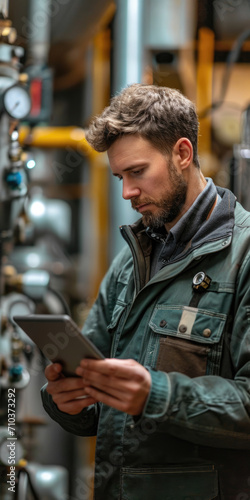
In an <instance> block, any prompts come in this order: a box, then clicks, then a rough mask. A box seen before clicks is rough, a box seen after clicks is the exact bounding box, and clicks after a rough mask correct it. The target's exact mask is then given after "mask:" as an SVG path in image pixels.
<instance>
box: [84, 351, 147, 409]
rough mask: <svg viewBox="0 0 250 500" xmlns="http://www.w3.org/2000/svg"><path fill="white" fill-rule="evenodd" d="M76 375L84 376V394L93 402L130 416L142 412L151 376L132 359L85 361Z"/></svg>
mask: <svg viewBox="0 0 250 500" xmlns="http://www.w3.org/2000/svg"><path fill="white" fill-rule="evenodd" d="M76 373H77V374H78V375H80V376H82V377H83V378H82V383H83V385H84V387H85V391H84V393H85V394H87V395H88V396H89V397H91V398H93V400H95V401H101V402H102V403H104V404H106V405H108V406H111V407H113V408H116V409H117V410H120V411H123V412H125V413H129V414H130V415H140V414H141V413H142V411H143V408H144V406H145V403H146V400H147V397H148V394H149V391H150V387H151V376H150V374H149V372H148V371H147V370H146V368H144V367H143V366H142V365H140V364H139V363H137V362H136V361H134V360H133V359H104V360H93V359H84V360H82V361H81V366H79V367H78V368H77V369H76Z"/></svg>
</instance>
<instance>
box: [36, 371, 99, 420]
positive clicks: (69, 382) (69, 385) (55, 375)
mask: <svg viewBox="0 0 250 500" xmlns="http://www.w3.org/2000/svg"><path fill="white" fill-rule="evenodd" d="M61 371H62V366H61V365H60V364H58V363H54V364H52V365H49V366H47V367H46V369H45V376H46V378H47V380H48V385H47V388H46V390H47V392H48V393H49V394H50V395H51V396H52V399H53V401H54V403H56V405H57V407H58V408H59V410H61V411H63V412H65V413H69V414H70V415H76V414H77V413H80V412H81V411H82V410H83V408H86V407H87V406H90V405H91V404H93V403H96V400H95V399H93V398H92V397H91V396H86V394H85V392H84V386H83V382H82V378H79V377H64V376H63V375H62V374H61ZM83 396H86V397H84V399H83V398H82V397H83ZM79 398H80V399H79Z"/></svg>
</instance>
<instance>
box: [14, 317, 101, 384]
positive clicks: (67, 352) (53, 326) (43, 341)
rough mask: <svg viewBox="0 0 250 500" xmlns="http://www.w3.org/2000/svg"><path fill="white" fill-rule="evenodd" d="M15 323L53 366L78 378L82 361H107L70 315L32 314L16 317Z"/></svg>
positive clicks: (65, 373) (69, 375)
mask: <svg viewBox="0 0 250 500" xmlns="http://www.w3.org/2000/svg"><path fill="white" fill-rule="evenodd" d="M13 320H14V321H15V323H16V324H17V325H18V326H20V327H21V328H22V330H23V331H24V332H25V333H26V334H27V335H28V336H29V337H30V338H31V340H33V342H34V343H35V344H36V345H37V346H38V347H39V348H40V349H41V351H42V353H43V354H44V356H45V357H46V358H47V359H49V360H50V361H52V362H53V363H60V364H61V365H62V367H63V374H64V375H65V376H68V377H72V376H73V377H76V376H77V375H76V374H75V369H76V368H77V366H79V365H80V361H81V360H82V359H83V358H92V359H104V356H103V355H102V353H101V352H100V351H99V350H98V349H97V347H95V345H94V344H93V343H92V342H91V341H90V340H89V339H88V337H86V336H85V335H83V334H82V332H81V331H80V329H79V328H78V326H77V325H76V324H75V323H74V321H73V320H72V319H71V318H70V316H67V315H54V314H31V315H29V316H14V317H13Z"/></svg>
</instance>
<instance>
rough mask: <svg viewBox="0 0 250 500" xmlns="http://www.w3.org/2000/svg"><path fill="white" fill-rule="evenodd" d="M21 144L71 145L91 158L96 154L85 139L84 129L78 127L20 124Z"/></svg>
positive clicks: (35, 145)
mask: <svg viewBox="0 0 250 500" xmlns="http://www.w3.org/2000/svg"><path fill="white" fill-rule="evenodd" d="M19 139H20V143H21V145H28V146H31V147H36V148H66V147H71V148H72V149H76V150H78V151H79V152H81V153H82V154H86V155H88V156H89V157H91V158H94V157H96V156H97V155H98V153H96V151H94V150H93V149H92V148H91V146H90V145H89V144H88V142H87V141H86V139H85V134H84V130H83V129H82V128H79V127H34V128H32V129H30V128H29V127H25V126H22V127H20V130H19Z"/></svg>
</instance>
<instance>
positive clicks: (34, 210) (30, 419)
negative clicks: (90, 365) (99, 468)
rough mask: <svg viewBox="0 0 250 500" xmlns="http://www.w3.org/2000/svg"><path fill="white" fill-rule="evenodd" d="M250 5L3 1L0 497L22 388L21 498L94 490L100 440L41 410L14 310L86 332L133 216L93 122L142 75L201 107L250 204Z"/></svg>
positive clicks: (207, 158)
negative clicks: (98, 145)
mask: <svg viewBox="0 0 250 500" xmlns="http://www.w3.org/2000/svg"><path fill="white" fill-rule="evenodd" d="M249 38H250V1H249V0H214V1H211V0H197V1H196V0H116V1H113V0H92V1H91V2H90V1H89V0H42V1H41V0H40V1H39V0H9V1H8V0H0V266H1V269H0V294H1V299H0V300H1V302H0V330H1V331H0V391H1V392H0V479H1V482H0V498H1V500H9V499H13V498H14V496H13V493H12V492H11V491H10V490H9V488H8V487H9V485H8V483H7V478H8V474H9V473H10V467H9V463H8V456H9V454H8V448H7V443H8V441H7V439H8V437H9V432H8V423H9V422H10V419H9V420H8V404H7V399H8V396H9V395H10V393H12V394H15V404H16V408H15V410H16V414H15V438H16V440H15V443H16V445H15V467H16V471H17V474H16V479H17V484H16V498H17V500H26V499H28V500H29V499H33V498H35V499H41V500H52V499H55V500H57V499H58V500H59V499H60V500H85V499H86V500H89V499H91V498H92V479H93V462H94V448H95V440H94V438H78V437H75V436H72V435H70V434H68V433H66V432H65V431H63V430H62V429H61V428H60V427H59V426H58V425H57V424H55V423H54V422H52V421H51V420H50V419H49V417H48V416H47V414H46V413H45V412H44V410H43V408H42V404H41V400H40V394H39V391H40V388H41V386H42V385H43V384H44V383H45V378H44V374H43V370H44V367H45V365H46V361H45V359H44V358H43V357H42V355H41V353H40V351H39V350H38V349H37V348H36V347H35V345H34V344H33V343H32V342H31V340H29V338H28V336H26V335H25V334H24V332H23V331H22V330H21V329H20V328H18V327H17V325H15V323H14V322H13V316H15V315H16V314H19V315H27V314H30V313H45V314H65V313H67V314H70V315H71V316H72V317H73V319H74V321H75V322H76V323H77V324H78V325H79V326H80V327H82V325H83V323H84V319H85V317H86V315H87V312H88V310H89V308H90V306H91V304H92V303H93V300H94V298H95V296H96V294H97V291H98V286H99V284H100V281H101V279H102V277H103V276H104V274H105V271H106V270H107V267H108V264H109V262H110V260H111V259H112V257H113V256H114V255H115V254H116V253H117V252H118V251H119V249H120V248H121V245H122V240H121V237H120V234H119V229H118V227H119V225H121V224H126V223H130V222H132V221H134V220H135V219H136V216H135V214H134V213H132V210H131V208H130V204H129V203H128V202H125V201H124V200H122V197H121V186H120V185H119V184H118V182H117V181H115V179H113V178H112V177H111V175H110V172H109V167H108V162H107V158H106V155H105V154H97V153H95V152H94V151H93V150H92V149H91V148H90V147H89V146H88V144H87V143H86V141H85V138H84V129H85V128H86V127H87V126H88V123H89V121H90V119H91V117H92V116H93V115H95V114H98V113H99V112H101V111H102V109H103V108H104V107H105V106H106V105H107V104H108V103H109V98H110V96H111V95H114V94H115V93H116V92H118V91H120V90H121V88H123V87H125V86H126V85H128V84H130V83H134V82H144V83H154V84H157V85H163V86H168V87H174V88H178V89H180V90H181V91H182V92H183V93H184V94H185V95H186V96H187V97H189V98H190V99H191V100H193V101H194V102H195V103H196V106H197V110H198V114H199V118H200V140H199V156H200V161H201V166H202V170H203V173H204V174H205V175H206V176H210V177H212V178H213V179H214V180H215V182H216V184H218V185H221V186H224V187H229V188H230V189H232V190H233V191H234V193H235V194H236V196H237V197H238V199H239V201H241V203H242V204H243V206H245V208H246V209H248V210H250V196H249V188H250V107H249V102H250V85H249V81H250V64H249V63H250V40H249Z"/></svg>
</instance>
